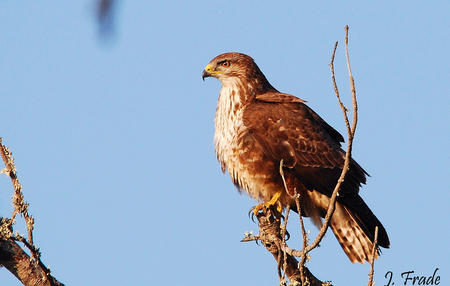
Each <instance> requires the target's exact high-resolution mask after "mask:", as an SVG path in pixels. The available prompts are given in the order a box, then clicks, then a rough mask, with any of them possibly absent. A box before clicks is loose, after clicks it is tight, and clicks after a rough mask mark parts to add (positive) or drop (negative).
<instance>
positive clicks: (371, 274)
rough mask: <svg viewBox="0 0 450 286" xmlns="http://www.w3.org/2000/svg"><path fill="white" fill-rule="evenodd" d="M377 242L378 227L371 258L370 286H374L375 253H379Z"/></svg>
mask: <svg viewBox="0 0 450 286" xmlns="http://www.w3.org/2000/svg"><path fill="white" fill-rule="evenodd" d="M377 242H378V226H376V227H375V237H374V239H373V247H372V256H371V257H370V272H369V283H368V284H367V285H368V286H373V285H374V282H373V271H374V270H373V266H374V263H375V252H376V251H377Z"/></svg>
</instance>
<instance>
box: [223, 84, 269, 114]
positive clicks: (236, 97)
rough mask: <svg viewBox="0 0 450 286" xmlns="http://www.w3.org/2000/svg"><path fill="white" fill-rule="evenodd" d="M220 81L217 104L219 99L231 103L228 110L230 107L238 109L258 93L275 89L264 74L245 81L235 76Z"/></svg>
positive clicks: (253, 98)
mask: <svg viewBox="0 0 450 286" xmlns="http://www.w3.org/2000/svg"><path fill="white" fill-rule="evenodd" d="M220 81H221V83H222V88H221V90H220V96H219V104H220V103H221V101H222V103H225V102H226V104H231V105H232V106H230V108H229V109H230V111H231V109H233V110H236V109H240V108H242V107H244V106H245V105H247V104H249V103H251V102H252V101H253V100H255V98H256V96H257V95H259V94H263V93H266V92H269V91H277V90H276V89H275V88H274V87H273V86H272V85H271V84H270V83H269V82H268V81H267V79H266V78H265V77H264V75H263V76H262V77H255V78H252V79H249V80H245V81H243V80H241V79H240V78H237V77H231V78H225V79H221V80H220ZM227 109H228V108H227Z"/></svg>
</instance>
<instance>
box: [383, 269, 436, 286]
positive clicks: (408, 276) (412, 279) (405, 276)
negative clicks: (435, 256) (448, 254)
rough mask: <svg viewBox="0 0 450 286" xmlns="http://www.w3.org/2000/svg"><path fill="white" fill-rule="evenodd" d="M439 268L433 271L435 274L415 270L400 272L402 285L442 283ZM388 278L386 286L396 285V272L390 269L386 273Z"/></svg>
mask: <svg viewBox="0 0 450 286" xmlns="http://www.w3.org/2000/svg"><path fill="white" fill-rule="evenodd" d="M438 270H439V268H436V269H435V270H434V272H433V275H430V276H426V275H418V274H416V273H414V270H411V271H405V272H403V273H401V274H400V277H401V282H402V283H401V284H400V285H439V284H440V283H441V276H439V275H437V272H438ZM384 277H385V278H386V279H388V282H387V284H384V286H391V285H395V282H394V272H392V271H388V272H386V274H385V275H384Z"/></svg>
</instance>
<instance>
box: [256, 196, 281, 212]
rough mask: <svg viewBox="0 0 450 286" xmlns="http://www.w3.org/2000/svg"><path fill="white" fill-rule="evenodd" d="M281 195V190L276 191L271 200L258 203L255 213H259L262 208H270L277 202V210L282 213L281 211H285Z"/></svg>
mask: <svg viewBox="0 0 450 286" xmlns="http://www.w3.org/2000/svg"><path fill="white" fill-rule="evenodd" d="M280 197H281V191H278V192H276V193H275V194H274V195H273V196H272V198H271V199H270V201H268V202H264V203H262V204H259V205H256V206H255V208H254V209H253V214H254V215H257V214H258V213H259V211H260V210H262V209H264V208H266V209H268V208H270V207H271V206H274V205H275V204H276V205H277V211H278V212H279V213H280V214H281V212H282V211H283V208H282V207H281V203H280V201H279V198H280Z"/></svg>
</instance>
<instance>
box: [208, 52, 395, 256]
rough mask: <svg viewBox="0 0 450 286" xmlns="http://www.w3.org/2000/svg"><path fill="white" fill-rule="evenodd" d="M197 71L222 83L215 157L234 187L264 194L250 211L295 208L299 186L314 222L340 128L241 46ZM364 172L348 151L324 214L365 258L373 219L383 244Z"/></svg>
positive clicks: (327, 188) (339, 158)
mask: <svg viewBox="0 0 450 286" xmlns="http://www.w3.org/2000/svg"><path fill="white" fill-rule="evenodd" d="M202 77H203V79H205V78H206V77H215V78H217V79H218V80H219V81H220V82H221V83H222V88H221V90H220V95H219V99H218V103H217V111H216V117H215V127H216V132H215V135H214V140H215V150H216V154H217V158H218V160H219V162H220V164H221V167H222V171H223V172H225V171H228V173H229V174H230V177H231V179H232V181H233V183H234V184H235V185H236V187H237V188H238V190H239V191H244V192H246V193H248V194H249V195H250V196H251V197H252V198H254V199H255V200H257V201H258V202H262V203H261V204H259V205H257V206H256V207H255V213H256V212H258V211H259V210H261V209H263V208H264V207H270V206H277V207H278V208H279V209H280V210H282V209H284V208H285V207H286V206H288V205H289V206H290V208H291V209H293V210H294V211H297V207H296V203H295V199H294V198H293V195H294V194H295V193H300V194H301V201H300V204H301V205H300V206H301V210H302V216H305V217H310V218H311V219H312V221H313V223H314V224H315V225H317V226H318V227H320V226H321V225H322V218H323V217H324V216H325V214H326V212H327V209H328V205H329V201H330V197H331V195H332V192H333V190H334V188H335V186H336V183H337V180H338V178H339V176H340V174H341V171H342V167H343V165H344V160H345V152H344V151H343V150H342V149H341V142H344V138H343V137H342V135H341V134H339V132H337V131H336V130H335V129H334V128H333V127H331V126H330V125H328V124H327V123H326V122H325V121H324V120H323V119H322V118H321V117H320V116H319V115H317V114H316V113H315V112H314V111H313V110H312V109H311V108H309V107H308V106H306V105H305V101H304V100H302V99H300V98H298V97H295V96H293V95H290V94H286V93H281V92H279V91H278V90H276V89H275V88H274V87H273V86H272V85H271V84H270V83H269V82H268V80H267V79H266V77H265V76H264V74H263V73H262V72H261V70H260V69H259V68H258V66H257V65H256V63H255V62H254V60H253V59H252V58H251V57H249V56H247V55H245V54H241V53H225V54H221V55H219V56H217V57H215V58H214V59H212V60H211V61H210V62H209V64H208V65H207V66H206V67H205V69H204V71H203V74H202ZM281 162H283V163H282V164H283V165H282V168H283V173H284V179H285V182H286V188H285V186H284V183H283V177H282V176H281V173H280V163H281ZM366 175H367V173H366V171H364V170H363V168H361V166H359V164H358V163H357V162H355V161H354V160H353V159H352V160H351V163H350V168H349V170H348V173H347V175H346V177H345V180H344V182H343V183H342V185H341V188H340V190H339V196H338V198H337V201H336V208H335V211H334V214H333V216H332V217H331V221H330V227H331V229H332V230H333V233H334V235H335V236H336V238H337V240H338V241H339V243H340V244H341V246H342V248H343V250H344V251H345V253H346V254H347V256H348V257H349V259H350V260H351V262H353V263H354V262H360V263H364V261H365V260H367V261H369V259H370V258H371V255H372V254H371V252H372V251H371V250H372V248H373V240H374V232H375V226H378V229H379V231H378V232H379V234H378V245H379V246H382V247H385V248H388V247H389V238H388V235H387V233H386V230H385V229H384V227H383V225H382V224H381V223H380V221H379V220H378V219H377V217H376V216H375V215H374V214H373V213H372V211H371V210H370V209H369V207H368V206H367V205H366V203H365V202H364V201H363V199H362V198H361V197H360V196H359V194H358V193H359V188H360V186H361V184H364V183H366ZM376 255H377V254H376Z"/></svg>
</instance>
